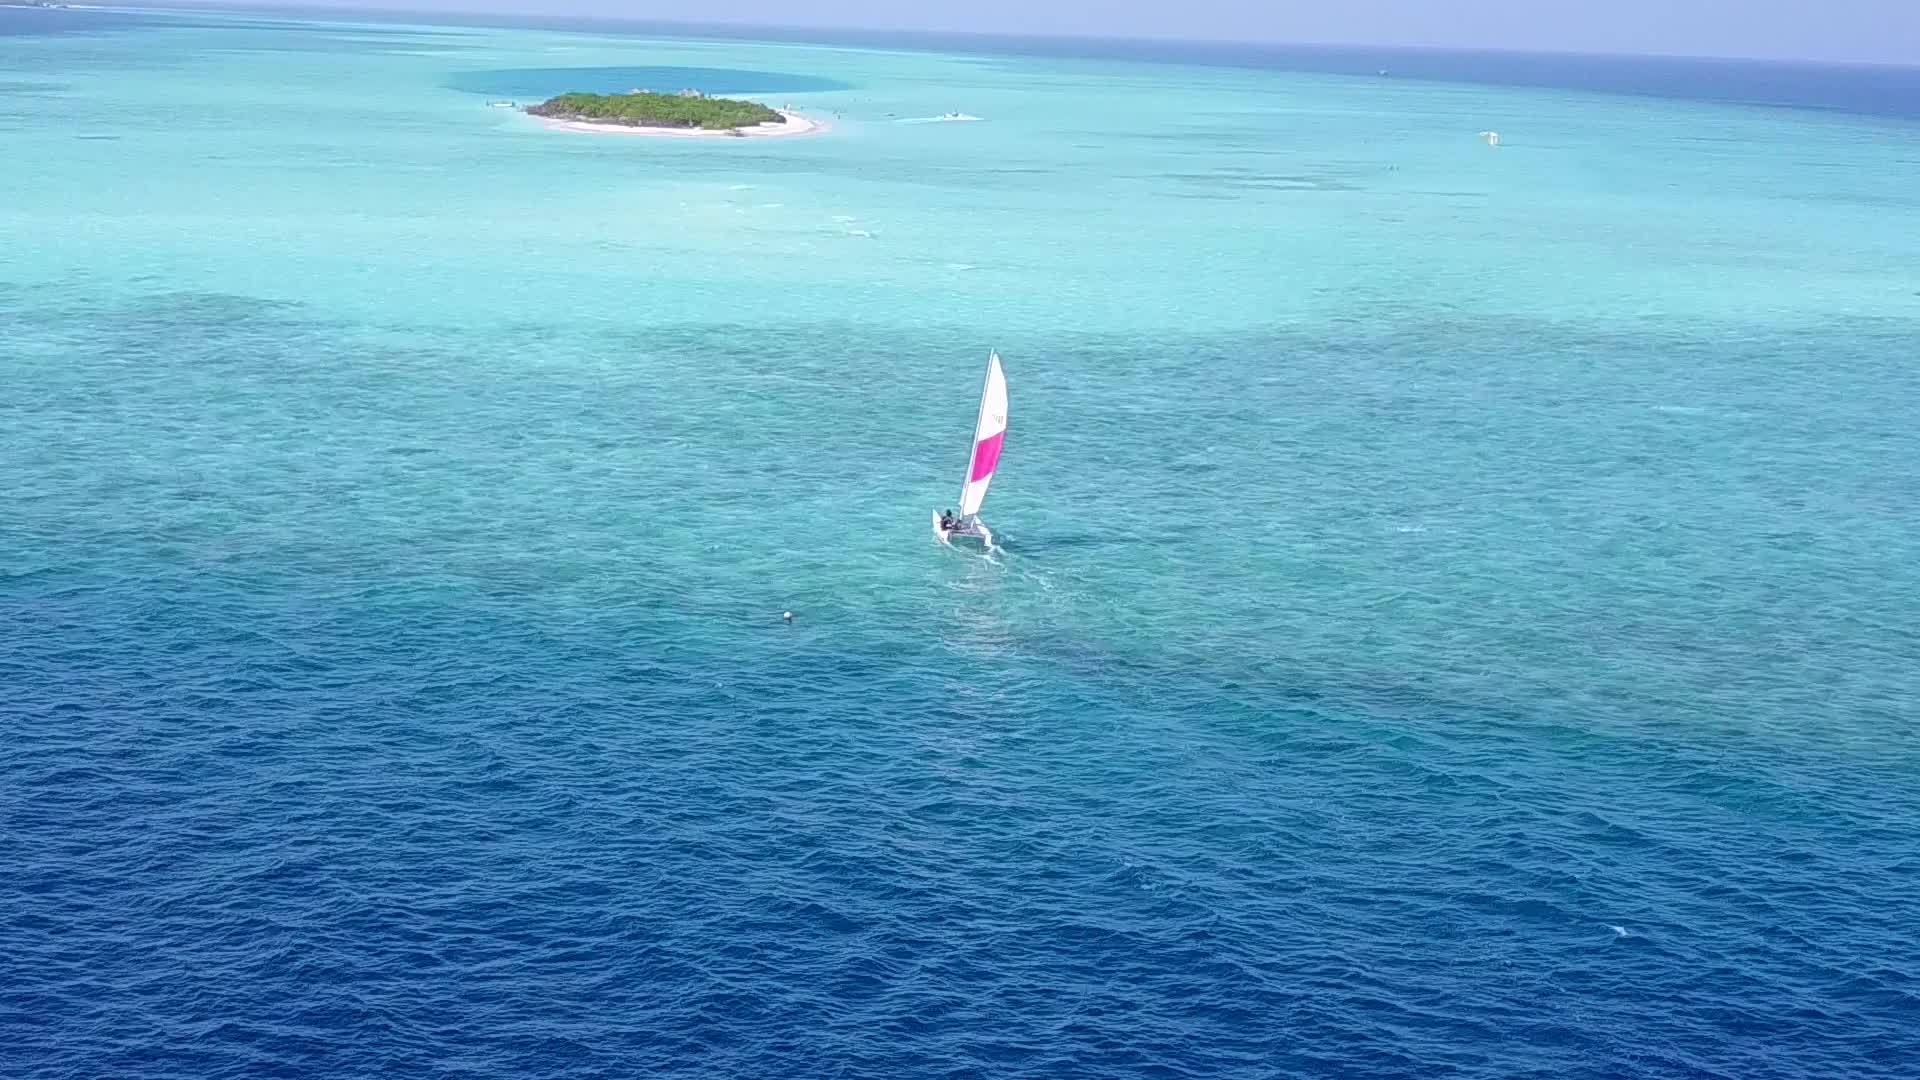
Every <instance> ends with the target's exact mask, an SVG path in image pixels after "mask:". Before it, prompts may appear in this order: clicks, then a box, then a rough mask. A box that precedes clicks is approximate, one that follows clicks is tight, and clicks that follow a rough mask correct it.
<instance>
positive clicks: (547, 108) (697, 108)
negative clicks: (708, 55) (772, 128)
mask: <svg viewBox="0 0 1920 1080" xmlns="http://www.w3.org/2000/svg"><path fill="white" fill-rule="evenodd" d="M527 111H528V112H530V113H532V114H533V115H535V116H544V117H547V118H548V119H550V120H584V121H587V122H588V123H593V124H626V125H628V126H630V127H670V128H702V129H705V130H707V131H726V130H728V129H730V128H740V127H752V126H753V125H755V124H765V123H776V122H778V121H779V120H780V118H781V117H780V114H779V113H777V112H774V111H773V110H772V109H769V108H767V107H766V106H765V105H762V104H760V103H759V102H757V101H735V100H733V99H732V98H710V97H706V96H704V95H701V94H696V93H692V92H690V91H683V92H681V93H678V94H655V93H652V92H650V91H645V90H635V91H633V92H632V93H627V94H561V95H560V96H559V97H555V98H548V99H547V100H545V101H543V102H541V103H540V104H538V105H529V106H528V107H527Z"/></svg>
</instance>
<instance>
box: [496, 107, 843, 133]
mask: <svg viewBox="0 0 1920 1080" xmlns="http://www.w3.org/2000/svg"><path fill="white" fill-rule="evenodd" d="M774 111H775V112H777V113H779V114H780V121H779V122H778V123H775V122H773V121H770V120H769V121H764V122H762V123H759V124H751V125H745V126H742V127H733V128H697V127H663V126H649V125H644V124H620V123H608V122H606V121H595V120H586V119H577V118H569V117H564V116H535V115H534V114H532V113H528V114H527V115H529V116H533V118H534V119H535V120H538V121H540V126H541V127H544V128H546V129H547V130H548V131H572V132H578V133H580V134H585V135H629V136H637V137H640V138H653V139H740V138H746V139H767V138H778V137H781V136H787V135H818V134H821V133H823V132H825V131H827V130H828V127H827V123H826V121H824V120H815V119H812V118H811V117H806V116H802V115H800V114H799V113H796V112H788V111H787V110H785V109H775V110H774Z"/></svg>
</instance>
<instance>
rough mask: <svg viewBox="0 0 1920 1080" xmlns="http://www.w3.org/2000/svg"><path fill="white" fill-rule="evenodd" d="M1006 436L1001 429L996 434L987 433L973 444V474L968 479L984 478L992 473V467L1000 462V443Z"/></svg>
mask: <svg viewBox="0 0 1920 1080" xmlns="http://www.w3.org/2000/svg"><path fill="white" fill-rule="evenodd" d="M1006 438H1007V433H1006V432H1004V431H1003V432H1001V433H1000V434H998V435H989V436H987V437H986V438H984V439H981V440H980V441H979V442H977V443H975V444H974V446H973V475H972V476H969V477H967V479H968V480H969V481H972V480H985V479H986V478H987V477H989V476H992V475H993V467H994V466H995V465H998V464H1000V444H1001V443H1003V442H1005V441H1006Z"/></svg>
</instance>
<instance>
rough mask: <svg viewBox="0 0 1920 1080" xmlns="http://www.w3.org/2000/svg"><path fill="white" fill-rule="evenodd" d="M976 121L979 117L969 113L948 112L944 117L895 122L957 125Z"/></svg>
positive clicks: (925, 117)
mask: <svg viewBox="0 0 1920 1080" xmlns="http://www.w3.org/2000/svg"><path fill="white" fill-rule="evenodd" d="M978 119H980V117H978V116H974V115H973V114H971V113H957V112H950V113H947V114H946V115H944V116H913V117H908V118H906V119H904V120H900V121H897V122H898V123H902V124H959V123H964V122H966V121H968V120H978Z"/></svg>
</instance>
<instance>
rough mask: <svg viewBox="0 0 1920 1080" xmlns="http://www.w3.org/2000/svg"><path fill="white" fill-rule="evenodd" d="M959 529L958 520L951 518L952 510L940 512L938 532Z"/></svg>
mask: <svg viewBox="0 0 1920 1080" xmlns="http://www.w3.org/2000/svg"><path fill="white" fill-rule="evenodd" d="M959 527H960V519H959V518H957V517H954V516H953V511H952V510H942V511H940V531H941V532H952V531H953V530H955V529H957V528H959Z"/></svg>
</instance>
